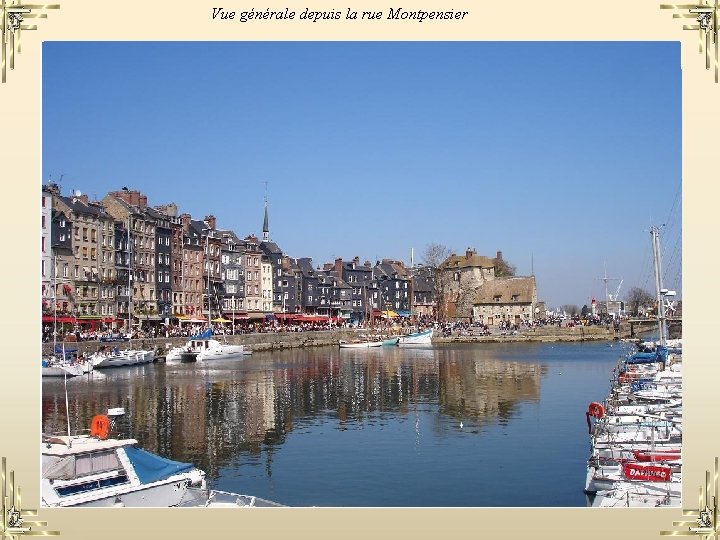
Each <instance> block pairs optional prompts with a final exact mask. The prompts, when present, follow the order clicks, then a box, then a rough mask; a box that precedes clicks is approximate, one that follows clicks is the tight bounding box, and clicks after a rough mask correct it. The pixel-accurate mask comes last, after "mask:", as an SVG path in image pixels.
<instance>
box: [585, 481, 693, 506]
mask: <svg viewBox="0 0 720 540" xmlns="http://www.w3.org/2000/svg"><path fill="white" fill-rule="evenodd" d="M681 495H682V494H681V493H680V484H678V485H673V486H671V488H670V489H668V488H667V487H659V486H652V485H649V484H639V485H636V484H634V483H630V482H619V483H618V484H617V487H615V488H614V489H611V490H606V491H598V492H597V494H596V495H595V500H594V501H593V503H592V506H593V508H622V507H632V508H638V507H653V508H654V507H658V506H677V507H679V506H680V505H681V502H682V501H681V499H682V497H681Z"/></svg>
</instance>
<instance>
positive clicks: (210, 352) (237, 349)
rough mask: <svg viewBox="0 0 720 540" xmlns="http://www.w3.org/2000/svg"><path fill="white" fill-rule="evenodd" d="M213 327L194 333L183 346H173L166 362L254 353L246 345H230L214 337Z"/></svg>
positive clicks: (229, 357) (199, 360)
mask: <svg viewBox="0 0 720 540" xmlns="http://www.w3.org/2000/svg"><path fill="white" fill-rule="evenodd" d="M212 335H213V332H212V330H211V329H208V330H205V331H204V332H201V333H199V334H197V335H194V336H192V337H191V338H190V340H189V341H188V342H187V343H186V344H185V345H183V346H182V347H173V348H172V349H170V350H169V351H168V353H167V354H166V355H165V362H166V363H176V362H195V361H197V362H204V361H208V360H239V359H240V358H242V357H243V356H246V355H248V354H252V351H250V350H248V349H246V348H245V346H244V345H230V344H229V343H220V342H219V341H218V340H217V339H213V337H212Z"/></svg>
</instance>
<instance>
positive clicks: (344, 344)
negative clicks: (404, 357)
mask: <svg viewBox="0 0 720 540" xmlns="http://www.w3.org/2000/svg"><path fill="white" fill-rule="evenodd" d="M382 344H383V342H382V341H358V342H351V341H342V340H341V341H340V348H341V349H367V348H369V347H382Z"/></svg>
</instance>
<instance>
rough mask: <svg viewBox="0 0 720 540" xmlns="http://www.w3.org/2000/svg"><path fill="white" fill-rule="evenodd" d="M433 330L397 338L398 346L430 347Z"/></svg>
mask: <svg viewBox="0 0 720 540" xmlns="http://www.w3.org/2000/svg"><path fill="white" fill-rule="evenodd" d="M432 336H433V329H432V328H430V329H429V330H425V331H423V332H415V333H414V334H408V335H406V336H400V337H399V338H398V345H430V344H431V343H432Z"/></svg>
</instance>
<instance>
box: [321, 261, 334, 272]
mask: <svg viewBox="0 0 720 540" xmlns="http://www.w3.org/2000/svg"><path fill="white" fill-rule="evenodd" d="M333 268H334V266H333V264H332V263H324V264H323V270H325V271H327V270H332V269H333Z"/></svg>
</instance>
